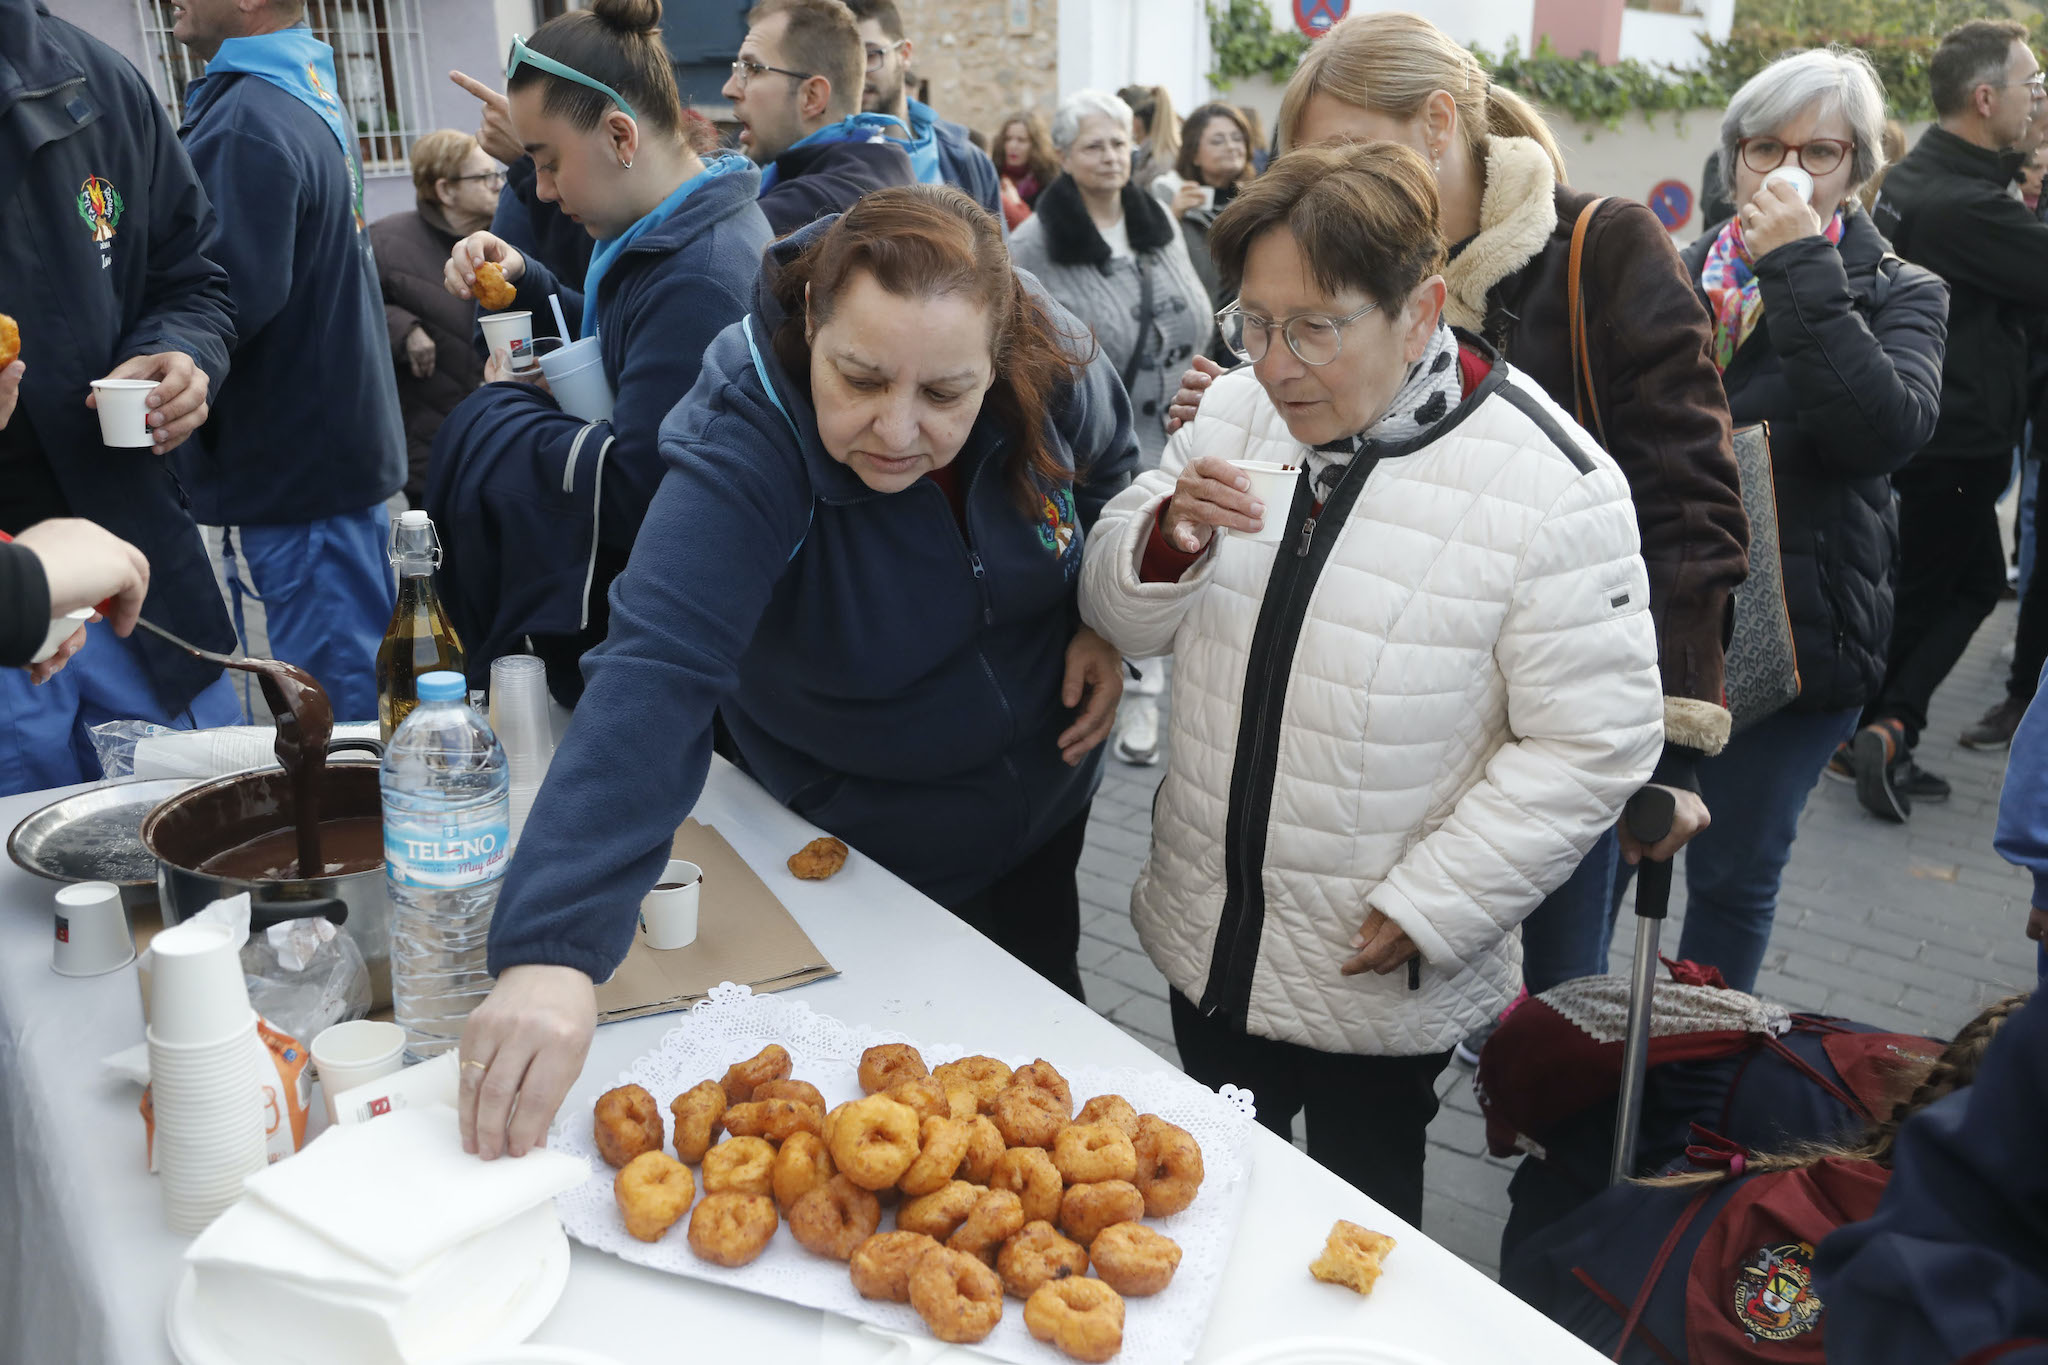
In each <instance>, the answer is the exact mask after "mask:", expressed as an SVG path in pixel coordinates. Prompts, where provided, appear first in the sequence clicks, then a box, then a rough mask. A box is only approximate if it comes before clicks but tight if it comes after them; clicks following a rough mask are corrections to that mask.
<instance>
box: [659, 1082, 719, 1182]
mask: <svg viewBox="0 0 2048 1365" xmlns="http://www.w3.org/2000/svg"><path fill="white" fill-rule="evenodd" d="M668 1111H669V1113H671V1114H674V1115H675V1116H676V1156H677V1157H678V1158H680V1159H681V1160H683V1161H684V1162H686V1163H688V1164H689V1165H692V1166H694V1165H696V1164H697V1163H698V1162H700V1161H702V1160H703V1159H704V1154H705V1153H706V1152H708V1151H710V1150H711V1144H712V1143H714V1142H716V1141H718V1130H719V1128H720V1126H721V1125H722V1122H723V1120H724V1118H725V1087H724V1086H722V1085H720V1084H719V1083H718V1082H717V1081H700V1082H699V1083H698V1084H696V1085H693V1086H691V1087H690V1088H689V1089H688V1090H685V1091H684V1092H683V1093H682V1094H680V1095H678V1096H676V1097H675V1101H674V1103H672V1104H670V1105H669V1107H668Z"/></svg>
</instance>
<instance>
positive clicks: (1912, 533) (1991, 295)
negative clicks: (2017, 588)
mask: <svg viewBox="0 0 2048 1365" xmlns="http://www.w3.org/2000/svg"><path fill="white" fill-rule="evenodd" d="M1928 85H1929V87H1930V92H1931V93H1932V95H1933V97H1934V107H1935V112H1936V114H1937V115H1938V121H1937V123H1936V125H1935V126H1934V127H1931V128H1929V129H1928V130H1927V131H1926V132H1925V133H1924V134H1922V135H1921V137H1920V141H1919V142H1918V143H1916V144H1915V145H1914V147H1913V150H1912V151H1911V152H1909V153H1907V155H1906V156H1905V157H1903V158H1902V159H1901V160H1900V161H1899V163H1898V165H1896V166H1894V167H1893V168H1892V169H1891V171H1890V172H1889V173H1888V174H1887V175H1886V177H1885V181H1884V188H1883V190H1882V192H1881V193H1880V194H1879V196H1878V200H1877V205H1876V207H1875V209H1874V210H1873V212H1872V214H1871V217H1872V219H1873V221H1874V222H1875V223H1876V225H1877V228H1878V230H1879V231H1880V232H1882V233H1884V234H1885V235H1886V236H1887V237H1889V238H1890V239H1891V242H1892V245H1893V247H1894V249H1895V250H1897V252H1898V253H1899V255H1900V256H1902V257H1903V258H1905V259H1906V260H1908V261H1911V262H1913V263H1914V264H1915V265H1919V266H1924V267H1926V268H1927V269H1929V270H1932V271H1933V272H1934V273H1935V274H1937V275H1939V276H1941V277H1942V279H1944V280H1946V281H1947V282H1948V285H1949V291H1950V293H1949V311H1948V348H1947V353H1946V357H1945V359H1944V360H1943V363H1942V376H1941V378H1942V394H1941V419H1940V421H1939V423H1938V424H1937V425H1936V427H1935V429H1934V436H1933V438H1932V439H1930V440H1929V441H1928V443H1927V445H1926V446H1925V447H1924V448H1923V449H1922V450H1921V452H1920V453H1919V454H1918V455H1916V456H1914V457H1913V460H1912V462H1911V463H1910V464H1908V465H1907V466H1906V467H1905V468H1904V469H1902V470H1900V471H1899V472H1898V473H1896V474H1894V475H1892V487H1893V489H1894V490H1895V491H1896V492H1897V494H1898V503H1899V580H1898V590H1897V599H1896V601H1897V605H1896V615H1895V617H1894V620H1893V623H1892V636H1891V647H1890V650H1889V651H1888V657H1887V666H1886V674H1885V682H1884V687H1883V690H1882V691H1881V692H1880V693H1879V695H1878V698H1877V700H1876V701H1874V702H1872V703H1871V704H1870V706H1869V708H1868V709H1867V710H1866V711H1865V713H1864V717H1863V720H1864V725H1863V728H1862V729H1860V730H1858V731H1857V733H1856V735H1855V737H1854V738H1853V739H1852V740H1851V741H1850V744H1849V752H1848V753H1847V754H1841V753H1838V754H1837V755H1836V760H1835V763H1834V764H1833V765H1831V766H1832V767H1834V768H1835V769H1836V770H1837V771H1838V772H1839V771H1840V770H1841V769H1843V768H1847V769H1849V770H1851V771H1852V772H1853V774H1854V775H1855V776H1856V777H1857V778H1858V779H1859V780H1858V782H1857V788H1858V794H1859V796H1860V797H1861V798H1862V800H1863V804H1864V806H1865V807H1866V808H1867V809H1869V810H1870V811H1871V813H1872V814H1874V815H1877V816H1878V817H1879V818H1880V819H1886V820H1893V821H1897V820H1903V819H1905V818H1906V817H1907V815H1908V814H1909V813H1910V810H1911V807H1912V802H1914V801H1916V800H1917V801H1940V800H1944V799H1946V798H1947V796H1948V794H1949V784H1948V782H1947V781H1946V780H1945V779H1943V778H1941V777H1939V776H1937V775H1936V774H1934V773H1931V772H1929V771H1927V770H1926V769H1925V768H1922V767H1920V766H1919V765H1918V764H1917V763H1915V762H1914V760H1913V749H1914V746H1915V745H1916V744H1918V742H1919V739H1920V734H1921V731H1922V730H1923V729H1925V727H1926V725H1927V711H1928V706H1929V704H1930V703H1931V702H1932V700H1933V697H1934V692H1935V689H1936V688H1937V687H1939V686H1940V685H1941V683H1942V681H1943V680H1944V679H1945V678H1947V677H1948V674H1949V671H1950V670H1951V669H1953V668H1954V667H1955V665H1956V661H1957V660H1958V659H1960V658H1961V657H1962V654H1963V651H1964V650H1965V649H1966V648H1967V647H1968V646H1969V643H1970V639H1971V637H1972V636H1973V635H1975V634H1976V631H1977V627H1978V626H1979V625H1981V624H1982V623H1983V621H1984V618H1985V617H1986V616H1988V615H1990V614H1991V610H1992V608H1993V607H1995V606H1996V605H1997V604H1998V599H1999V597H2000V595H2001V594H2002V593H2003V592H2004V590H2005V553H2004V549H2003V544H2002V541H2001V538H2000V535H1999V529H1998V519H1997V513H1996V507H1997V503H1998V499H1999V497H2000V496H2001V495H2002V494H2003V493H2004V491H2005V487H2006V484H2007V482H2008V481H2009V479H2010V476H2011V470H2012V453H2013V447H2014V446H2015V444H2017V443H2018V441H2019V440H2020V435H2021V430H2022V428H2023V427H2024V425H2025V422H2026V418H2027V333H2028V326H2029V324H2030V323H2031V322H2032V321H2033V320H2034V319H2036V318H2038V317H2040V316H2041V314H2042V312H2043V310H2048V225H2043V224H2042V223H2041V222H2040V221H2039V220H2038V219H2036V218H2035V217H2034V215H2033V214H2031V213H2029V212H2028V211H2027V209H2026V206H2025V205H2024V204H2022V203H2020V202H2019V200H2017V199H2015V198H2013V197H2012V195H2011V194H2009V193H2008V192H2007V189H2006V187H2007V185H2009V184H2010V183H2011V181H2012V176H2013V170H2014V166H2015V154H2014V153H2013V151H2012V149H2013V148H2014V147H2015V146H2016V145H2017V144H2019V143H2020V142H2021V141H2022V139H2023V138H2024V137H2025V136H2026V134H2027V131H2028V125H2029V123H2030V122H2031V121H2032V120H2033V118H2034V117H2035V116H2036V115H2037V114H2040V113H2041V112H2043V109H2044V106H2048V96H2044V94H2043V77H2042V73H2041V64H2040V62H2039V61H2038V60H2037V59H2036V58H2035V56H2034V53H2033V52H2032V51H2031V50H2030V49H2029V48H2028V46H2027V30H2026V28H2025V27H2024V26H2023V25H2021V24H2018V23H2015V22H2013V21H2010V20H1988V19H1979V20H1972V21H1971V22H1969V23H1966V24H1963V25H1960V26H1959V27H1957V28H1954V29H1951V30H1950V31H1949V32H1948V33H1947V34H1946V35H1945V36H1944V37H1943V38H1942V40H1941V45H1940V46H1939V47H1938V48H1937V49H1936V50H1935V54H1934V60H1933V61H1932V63H1931V64H1930V65H1929V68H1928ZM2029 681H2030V683H2031V680H2029ZM2029 691H2031V687H2030V688H2029ZM2018 709H2019V710H2020V711H2024V709H2025V707H2024V702H2022V703H2020V706H2019V708H2018ZM1986 719H1987V721H1989V720H1992V719H1995V717H1987V718H1986ZM2018 719H2019V717H2018V715H2017V714H2015V715H2013V717H2012V725H2013V726H2017V724H2018ZM2010 736H2011V729H2010V728H2007V729H2006V730H2005V732H2004V736H2003V738H2004V739H2005V740H2006V741H2008V742H2009V740H2010ZM1980 747H1992V746H1991V745H1989V744H1983V743H1981V737H1980ZM1997 747H2003V745H2002V744H2000V745H1998V746H1997Z"/></svg>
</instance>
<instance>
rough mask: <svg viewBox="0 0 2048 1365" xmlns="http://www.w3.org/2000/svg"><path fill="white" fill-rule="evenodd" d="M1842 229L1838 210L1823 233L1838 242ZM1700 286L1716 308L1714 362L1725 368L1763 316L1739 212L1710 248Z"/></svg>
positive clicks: (1761, 299)
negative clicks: (1744, 243) (1743, 237)
mask: <svg viewBox="0 0 2048 1365" xmlns="http://www.w3.org/2000/svg"><path fill="white" fill-rule="evenodd" d="M1842 229H1843V222H1842V215H1841V214H1840V213H1839V212H1838V213H1836V214H1835V216H1834V219H1833V220H1832V221H1831V222H1829V224H1828V226H1827V230H1826V231H1825V232H1824V233H1823V234H1822V235H1823V236H1824V237H1826V238H1827V239H1828V241H1829V242H1830V243H1831V244H1834V245H1837V246H1839V245H1840V244H1841V241H1842ZM1700 288H1701V289H1703V290H1705V291H1706V294H1707V302H1708V303H1709V304H1710V305H1711V306H1712V307H1713V310H1714V366H1715V368H1717V369H1720V370H1726V369H1727V368H1728V362H1729V361H1731V360H1733V359H1735V353H1736V352H1737V351H1739V350H1741V349H1742V343H1743V342H1745V341H1747V340H1749V334H1750V333H1751V332H1754V331H1755V330H1756V325H1757V324H1758V323H1759V322H1761V321H1763V316H1764V296H1763V289H1762V287H1761V286H1760V285H1758V284H1757V282H1756V270H1755V269H1754V268H1753V267H1752V266H1751V264H1750V260H1749V248H1748V247H1746V246H1744V245H1743V241H1742V220H1741V218H1740V216H1737V217H1735V218H1730V219H1729V220H1728V226H1726V227H1724V228H1722V229H1721V235H1720V236H1719V237H1716V238H1715V239H1714V244H1713V246H1711V247H1709V248H1707V263H1706V265H1705V266H1703V267H1701V269H1700Z"/></svg>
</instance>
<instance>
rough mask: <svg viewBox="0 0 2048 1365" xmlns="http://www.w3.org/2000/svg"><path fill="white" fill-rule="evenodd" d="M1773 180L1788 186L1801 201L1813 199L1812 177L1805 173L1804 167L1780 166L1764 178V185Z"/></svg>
mask: <svg viewBox="0 0 2048 1365" xmlns="http://www.w3.org/2000/svg"><path fill="white" fill-rule="evenodd" d="M1773 180H1782V181H1784V182H1785V183H1786V184H1788V185H1790V186H1791V187H1792V189H1793V190H1794V192H1796V193H1797V194H1798V195H1799V197H1800V198H1801V199H1809V200H1810V199H1812V198H1813V177H1812V176H1811V175H1808V174H1807V173H1806V168H1805V167H1804V166H1780V167H1778V169H1776V170H1775V171H1772V172H1771V173H1770V174H1769V175H1767V176H1765V177H1764V183H1765V184H1766V185H1768V184H1770V183H1771V182H1772V181H1773Z"/></svg>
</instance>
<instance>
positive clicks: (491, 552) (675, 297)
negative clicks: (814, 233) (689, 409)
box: [427, 0, 771, 706]
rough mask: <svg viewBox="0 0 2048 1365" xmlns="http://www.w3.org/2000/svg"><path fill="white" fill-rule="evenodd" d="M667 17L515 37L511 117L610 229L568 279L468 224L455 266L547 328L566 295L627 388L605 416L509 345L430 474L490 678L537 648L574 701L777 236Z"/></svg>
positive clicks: (454, 609) (473, 663) (578, 331)
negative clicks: (710, 150) (672, 431)
mask: <svg viewBox="0 0 2048 1365" xmlns="http://www.w3.org/2000/svg"><path fill="white" fill-rule="evenodd" d="M660 18H661V4H660V0H597V3H595V4H594V5H592V6H591V7H590V8H589V9H587V10H580V11H577V12H574V13H571V14H565V15H563V16H561V17H560V18H558V19H551V20H549V21H548V22H547V23H546V24H544V25H542V26H541V28H540V30H539V31H538V32H536V33H535V34H534V35H533V38H532V41H530V42H521V41H520V40H518V39H514V40H513V50H512V56H511V60H510V62H509V63H508V65H507V68H506V72H505V78H506V81H505V83H506V93H507V95H508V97H509V100H510V106H511V117H512V123H513V126H514V128H515V130H516V131H517V134H518V137H519V141H520V143H521V145H522V146H524V147H525V149H526V151H527V153H528V154H529V155H530V156H531V157H532V158H533V164H534V170H535V175H536V181H535V184H536V187H537V189H538V192H539V194H540V196H541V198H542V199H543V200H545V201H547V202H550V203H554V204H558V205H559V206H560V207H561V209H562V210H563V211H564V212H565V213H567V214H568V215H569V216H570V218H571V219H572V220H574V221H575V222H578V223H580V224H581V225H582V227H583V229H584V231H586V232H587V233H589V234H590V236H591V237H592V238H593V239H594V240H595V242H596V248H595V250H594V251H593V252H592V255H591V260H590V267H589V269H588V271H587V272H586V273H585V275H584V277H583V278H582V279H581V280H576V281H568V280H558V279H556V278H555V277H554V276H553V275H552V274H551V273H550V272H549V270H548V269H547V267H546V266H545V265H543V264H542V263H541V262H540V261H538V260H535V259H533V258H532V257H529V256H526V255H523V254H522V253H520V252H519V251H517V250H515V249H514V248H512V247H511V246H509V245H507V244H506V243H505V242H503V241H501V240H500V239H499V238H497V237H496V236H494V235H492V234H491V233H489V232H477V233H473V234H471V235H470V236H468V237H465V238H463V239H462V241H460V242H458V243H457V244H456V245H455V249H454V251H453V252H452V253H451V254H450V256H449V258H448V262H447V266H446V269H445V280H446V284H447V287H448V289H449V290H450V291H451V292H452V293H455V294H456V295H458V296H460V297H463V298H473V297H475V287H476V271H477V267H478V266H480V265H482V264H484V263H485V262H487V261H489V262H495V263H496V264H497V265H498V267H499V268H500V269H501V270H502V271H503V272H504V275H505V278H506V280H507V281H509V282H510V283H511V284H512V285H513V286H514V287H515V288H516V289H517V290H518V299H517V301H516V302H515V303H514V304H513V305H512V307H513V308H514V309H523V310H526V311H529V312H531V313H532V314H533V323H534V333H535V335H536V336H545V335H547V334H548V333H549V332H551V331H552V330H553V329H554V328H553V318H554V311H553V309H552V308H551V307H550V299H551V298H553V299H557V300H559V302H560V304H561V307H562V311H563V313H564V315H565V317H566V319H567V321H568V324H569V327H570V330H571V331H572V332H573V333H574V336H572V337H568V338H564V340H565V341H573V340H576V339H579V338H587V337H592V336H594V337H596V338H597V353H598V355H599V357H600V360H601V363H602V367H603V371H604V379H605V382H606V384H607V385H609V387H610V389H611V392H612V394H613V395H614V402H613V407H612V413H611V416H610V417H609V418H605V419H601V420H595V421H587V420H585V419H584V418H582V417H578V416H574V415H572V414H570V413H568V412H565V411H564V410H563V409H562V407H561V406H560V405H559V404H558V403H557V402H556V401H555V398H554V395H553V394H552V393H551V392H550V391H549V389H548V386H547V382H546V380H545V379H544V378H543V377H542V375H541V372H540V370H539V369H538V368H533V367H528V368H525V369H518V370H515V369H513V368H512V366H511V363H510V357H509V356H508V355H507V354H506V353H505V352H503V351H499V352H498V353H496V354H494V355H493V356H492V357H491V359H490V361H489V362H488V363H487V364H486V366H485V369H484V378H485V379H486V381H488V382H486V383H485V385H484V387H483V388H481V389H479V390H478V391H477V392H476V393H474V394H472V395H471V396H470V397H469V398H467V399H466V400H464V401H463V403H462V405H461V406H460V407H458V408H457V409H456V410H455V412H454V413H453V414H451V415H450V416H449V418H448V421H447V422H446V424H444V425H443V427H442V428H441V432H440V434H439V436H438V437H437V438H436V440H435V442H434V456H433V465H432V470H431V473H430V477H429V484H428V493H427V510H428V511H429V512H430V513H432V515H433V517H434V520H435V522H436V524H437V526H438V528H439V530H440V533H441V540H442V543H443V546H444V551H445V559H444V562H443V564H442V566H441V574H440V581H441V590H442V594H443V597H444V599H445V600H446V602H447V604H448V607H449V611H450V614H451V615H452V616H453V617H454V618H455V627H456V630H457V632H458V633H459V634H460V635H461V636H462V639H463V642H464V644H465V645H466V646H467V649H466V654H467V658H468V663H469V672H470V678H471V680H472V681H473V682H478V683H480V682H481V681H482V680H483V679H484V678H486V677H488V676H489V672H490V666H491V661H492V660H493V659H495V658H497V657H499V656H501V655H504V654H508V653H513V652H516V651H519V650H521V649H523V648H530V650H531V652H533V653H535V654H538V655H540V656H541V658H542V659H543V660H545V661H546V663H547V668H548V687H549V690H550V691H552V692H553V693H554V695H555V697H556V698H557V699H558V700H560V701H562V702H563V703H564V704H566V705H572V706H573V705H574V704H575V702H576V699H577V698H578V697H579V696H581V695H582V691H583V680H582V675H581V673H580V671H579V668H578V664H579V661H580V660H581V658H582V656H583V653H584V651H586V650H587V649H589V648H590V647H591V646H592V645H594V644H596V643H597V642H598V641H599V640H602V639H603V638H604V635H605V627H606V622H607V619H608V615H609V610H610V609H609V605H608V603H607V601H606V589H607V588H608V587H609V586H610V583H611V580H612V579H613V578H614V577H616V576H617V575H618V573H619V571H620V570H621V569H623V568H624V567H625V564H626V558H627V555H628V554H629V553H630V552H631V550H632V548H633V542H634V539H635V537H636V536H637V535H638V534H639V530H640V522H641V520H642V518H643V517H645V515H646V513H647V505H648V503H649V501H651V500H652V498H653V497H654V490H655V486H656V485H657V484H658V483H659V482H660V481H661V460H660V457H659V456H658V455H657V454H656V452H655V435H656V432H657V431H658V429H659V428H660V426H661V422H662V419H663V418H665V417H667V416H668V413H669V410H670V409H671V408H673V407H674V406H675V405H676V404H677V402H679V401H680V400H681V399H682V397H683V395H684V394H686V393H688V392H689V390H690V386H691V385H693V384H694V383H696V382H697V371H698V368H699V366H700V365H701V363H702V361H703V357H704V350H705V348H706V347H707V346H709V345H710V344H711V339H712V338H713V337H715V336H716V335H718V333H719V332H720V331H721V330H722V329H723V328H724V327H725V326H726V325H727V324H729V323H732V322H734V321H736V320H738V319H739V318H740V317H741V315H743V314H744V313H745V312H746V297H747V281H748V280H750V279H752V277H753V275H754V273H755V272H756V271H757V270H758V269H759V268H760V259H761V252H762V251H763V250H764V249H765V248H766V247H767V245H768V242H769V239H770V236H771V234H770V232H769V229H768V221H767V219H765V218H764V217H762V216H761V210H760V209H759V208H758V207H757V206H756V204H755V202H754V200H755V195H756V192H757V190H758V189H759V185H760V174H759V172H757V171H756V170H754V168H753V167H752V166H751V165H749V164H748V163H747V161H746V160H745V159H744V158H742V157H736V156H722V157H721V156H714V157H712V158H711V159H710V160H708V161H707V160H706V159H705V158H704V155H703V153H704V151H705V150H707V149H705V148H703V147H700V146H699V145H697V143H698V138H699V136H700V133H699V131H698V129H699V128H700V127H701V125H696V126H693V125H692V124H691V123H690V122H689V121H687V120H686V119H685V117H684V113H683V106H682V101H681V99H680V98H679V97H678V95H677V93H676V83H675V76H674V73H673V70H672V67H671V65H670V60H669V55H668V51H667V49H665V48H664V47H663V46H662V43H661V38H660V32H659V30H658V28H657V27H656V24H657V23H658V21H659V20H660ZM527 640H530V641H531V645H530V646H527V645H525V644H523V643H522V642H524V641H527Z"/></svg>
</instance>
